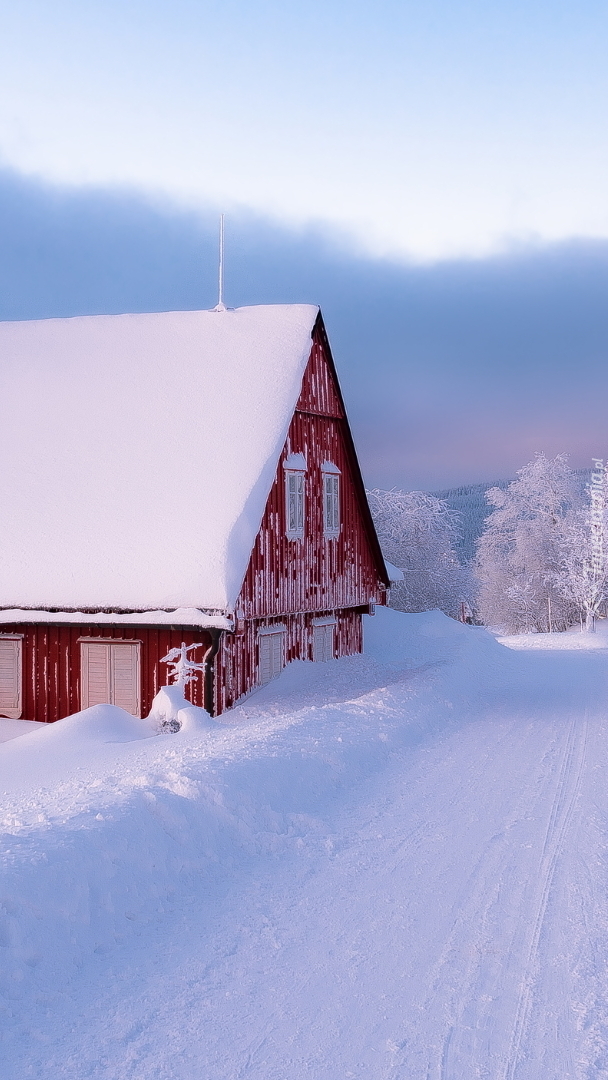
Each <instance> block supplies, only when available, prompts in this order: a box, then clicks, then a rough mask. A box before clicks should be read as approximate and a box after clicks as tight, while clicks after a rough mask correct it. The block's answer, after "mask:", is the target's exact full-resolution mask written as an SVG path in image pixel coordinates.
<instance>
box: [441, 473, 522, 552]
mask: <svg viewBox="0 0 608 1080" xmlns="http://www.w3.org/2000/svg"><path fill="white" fill-rule="evenodd" d="M510 483H511V481H510V480H489V481H488V482H487V483H484V484H464V485H463V486H462V487H456V488H446V489H445V490H444V491H433V492H431V494H432V495H435V496H436V498H438V499H443V500H444V501H445V502H446V503H447V504H448V506H449V507H450V509H451V510H457V511H458V513H459V514H460V520H459V526H460V540H459V542H458V544H457V545H456V551H457V553H458V557H459V558H460V560H461V561H462V562H468V561H469V559H472V558H473V556H474V554H475V541H476V540H477V538H478V537H479V536H481V534H482V532H483V523H484V521H485V520H486V518H487V516H488V514H489V513H490V510H491V509H492V507H491V506H489V505H488V503H487V502H486V491H488V490H489V489H490V488H492V487H498V488H502V489H503V491H504V489H505V488H507V487H508V486H509V484H510Z"/></svg>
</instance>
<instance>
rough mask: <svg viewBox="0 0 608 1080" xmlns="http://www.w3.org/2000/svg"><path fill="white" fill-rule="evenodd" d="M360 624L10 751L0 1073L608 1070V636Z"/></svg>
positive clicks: (266, 1075)
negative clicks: (542, 641)
mask: <svg viewBox="0 0 608 1080" xmlns="http://www.w3.org/2000/svg"><path fill="white" fill-rule="evenodd" d="M366 630H367V650H368V651H367V655H366V656H365V657H362V658H358V657H353V658H349V659H346V660H341V661H335V662H334V663H331V664H327V665H304V664H298V665H292V667H291V668H289V669H288V670H287V671H286V672H284V674H283V675H282V677H281V678H280V679H279V680H278V681H277V682H276V683H275V684H273V685H272V686H270V687H268V688H266V689H265V690H264V691H262V692H260V693H259V694H257V695H255V696H254V697H252V698H251V699H250V700H249V701H248V703H247V704H246V705H244V706H242V707H241V708H239V709H237V710H235V711H234V712H232V713H231V714H230V715H229V716H227V717H225V718H224V722H223V723H218V724H217V725H215V726H214V728H213V729H212V730H211V731H210V732H208V733H205V732H197V733H190V734H185V733H180V734H178V735H173V736H171V735H163V736H159V737H154V738H150V737H147V736H148V735H149V732H148V730H147V729H146V727H145V724H144V723H143V722H140V721H135V720H132V719H131V720H129V719H128V718H127V717H126V714H123V713H121V712H120V710H112V709H106V710H105V711H104V709H103V708H100V709H99V710H98V711H97V712H95V711H93V713H92V714H91V712H90V713H89V715H88V716H87V714H81V715H80V717H76V718H75V719H74V720H69V721H62V722H61V723H60V724H58V725H55V726H54V727H53V728H51V729H47V728H44V729H42V730H39V731H35V732H33V733H32V734H28V735H27V736H25V737H23V738H17V739H13V740H12V741H10V742H7V743H4V744H3V745H2V746H0V792H4V795H3V796H2V804H3V812H2V820H3V832H4V856H3V860H4V872H3V876H2V884H1V892H0V911H1V916H2V917H1V924H0V935H1V936H0V941H1V944H2V949H1V953H2V964H1V967H0V980H1V983H2V987H1V989H2V1009H3V1012H2V1016H1V1018H0V1020H1V1022H0V1030H1V1032H2V1043H1V1052H2V1058H3V1062H4V1063H3V1064H2V1065H1V1066H0V1075H1V1076H2V1078H3V1080H13V1078H15V1080H17V1078H19V1080H22V1078H27V1077H41V1078H42V1077H44V1078H47V1077H53V1078H58V1077H69V1078H73V1080H76V1078H77V1080H84V1078H86V1077H95V1078H102V1080H123V1078H124V1080H126V1078H134V1080H135V1078H137V1080H170V1078H171V1080H173V1078H178V1080H300V1078H302V1080H343V1078H350V1077H356V1078H365V1080H418V1078H420V1080H469V1078H473V1077H481V1078H485V1077H487V1078H489V1080H532V1078H534V1080H541V1078H542V1080H555V1078H560V1080H561V1078H564V1080H565V1078H575V1077H576V1078H579V1077H581V1078H582V1077H593V1078H604V1077H608V913H607V899H606V898H607V896H608V864H607V859H606V852H607V845H608V790H607V789H608V785H607V782H606V781H607V767H608V738H607V725H606V713H607V710H608V678H607V676H608V650H607V649H603V648H598V649H593V650H588V651H584V650H580V649H573V650H571V651H568V650H563V649H562V650H559V651H557V650H556V651H547V650H542V649H538V648H537V649H534V650H526V649H522V648H519V649H509V648H505V647H504V646H503V645H501V644H499V643H498V642H496V641H495V640H494V639H493V638H492V637H491V636H490V635H489V634H487V633H486V632H485V631H484V630H481V629H477V628H470V627H463V626H460V625H458V624H456V623H454V622H452V621H451V620H449V619H446V618H445V617H444V616H442V615H440V614H439V613H431V614H428V615H410V616H404V615H400V614H398V613H396V612H390V611H389V612H387V611H382V612H380V613H379V614H378V615H377V616H376V618H375V619H372V620H368V625H367V628H366ZM595 640H596V642H597V639H595ZM519 644H520V645H521V641H520V643H519Z"/></svg>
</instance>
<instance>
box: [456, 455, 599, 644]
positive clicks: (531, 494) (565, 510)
mask: <svg viewBox="0 0 608 1080" xmlns="http://www.w3.org/2000/svg"><path fill="white" fill-rule="evenodd" d="M486 497H487V499H488V501H489V502H490V504H491V505H492V506H493V507H494V509H493V511H492V513H491V514H490V515H489V517H488V518H487V519H486V526H485V530H484V532H483V534H482V536H481V537H480V539H479V541H478V548H477V560H476V569H477V576H478V579H479V582H480V593H479V600H478V611H479V613H480V615H481V618H482V619H483V621H484V622H485V623H487V624H489V625H493V626H499V627H501V628H502V629H503V630H505V631H506V632H507V633H518V632H519V633H522V632H523V633H529V632H532V631H547V630H549V628H551V629H553V630H564V629H566V627H568V626H569V625H571V624H572V623H573V621H574V620H575V619H576V617H577V606H576V603H575V602H574V600H573V598H572V595H567V594H566V592H565V590H564V588H563V586H562V583H561V580H560V579H559V575H560V573H561V572H562V571H563V567H564V557H565V547H564V543H565V536H566V533H567V531H568V529H569V527H570V522H571V521H572V515H573V513H574V512H575V511H576V510H577V509H578V506H579V505H580V495H579V492H578V489H577V483H576V478H575V477H574V474H573V473H572V471H571V470H570V469H569V468H568V464H567V460H566V457H565V456H564V455H563V454H558V455H557V457H554V458H547V457H546V456H545V455H544V454H537V456H536V457H535V458H534V460H533V461H531V462H530V463H529V464H528V465H525V466H524V468H523V469H520V470H519V472H518V474H517V479H516V480H514V481H513V483H512V484H510V485H509V487H508V488H507V489H506V491H501V490H500V489H499V488H491V489H490V490H489V491H488V492H487V496H486Z"/></svg>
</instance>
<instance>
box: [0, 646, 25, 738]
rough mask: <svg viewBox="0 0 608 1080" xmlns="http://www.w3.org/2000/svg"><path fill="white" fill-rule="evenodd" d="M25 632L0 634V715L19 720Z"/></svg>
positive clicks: (21, 707)
mask: <svg viewBox="0 0 608 1080" xmlns="http://www.w3.org/2000/svg"><path fill="white" fill-rule="evenodd" d="M22 658H23V634H1V635H0V716H7V717H8V718H9V719H10V720H19V718H20V716H21V711H22V709H23V703H22V696H23V669H22Z"/></svg>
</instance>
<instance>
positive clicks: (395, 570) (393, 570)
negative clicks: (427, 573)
mask: <svg viewBox="0 0 608 1080" xmlns="http://www.w3.org/2000/svg"><path fill="white" fill-rule="evenodd" d="M384 565H385V566H386V572H387V574H388V579H389V581H390V583H391V585H395V584H396V583H397V582H398V581H403V570H400V569H399V567H398V566H393V564H392V562H389V561H388V559H385V560H384Z"/></svg>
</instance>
